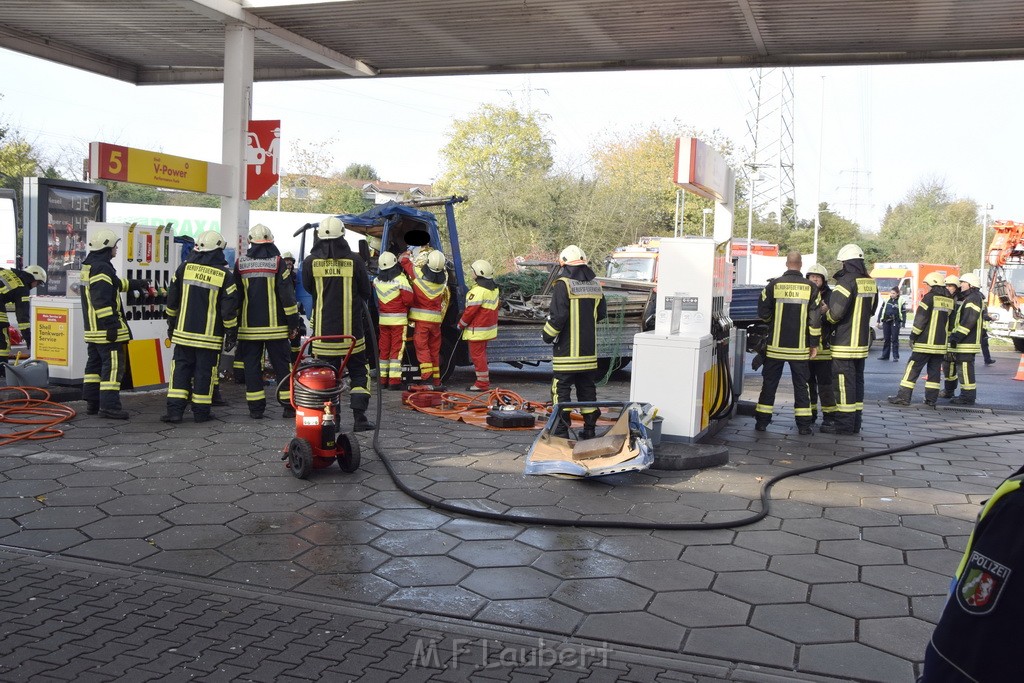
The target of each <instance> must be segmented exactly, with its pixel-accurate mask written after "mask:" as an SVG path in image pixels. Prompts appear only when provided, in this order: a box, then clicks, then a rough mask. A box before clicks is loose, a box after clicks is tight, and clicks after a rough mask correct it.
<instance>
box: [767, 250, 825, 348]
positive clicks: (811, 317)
mask: <svg viewBox="0 0 1024 683" xmlns="http://www.w3.org/2000/svg"><path fill="white" fill-rule="evenodd" d="M820 303H821V298H820V295H819V294H818V288H817V286H815V284H814V283H813V282H811V281H810V280H808V279H807V278H805V277H804V276H803V275H801V274H800V271H798V270H787V271H786V272H785V273H783V274H782V275H781V276H779V277H777V278H775V279H774V280H772V281H771V282H769V283H768V286H767V287H765V288H764V290H763V291H762V292H761V300H760V301H759V302H758V304H757V315H758V316H759V317H760V318H761V319H762V320H764V321H765V322H767V323H769V325H770V329H769V333H768V347H767V350H766V355H767V356H768V357H769V358H776V359H779V360H808V359H809V358H810V357H811V348H812V347H814V348H817V346H818V344H819V340H820V338H821V312H820V311H819V310H818V305H819V304H820Z"/></svg>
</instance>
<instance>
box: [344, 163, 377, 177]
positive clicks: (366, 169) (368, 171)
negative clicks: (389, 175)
mask: <svg viewBox="0 0 1024 683" xmlns="http://www.w3.org/2000/svg"><path fill="white" fill-rule="evenodd" d="M341 177H342V178H352V179H355V180H380V175H378V174H377V169H375V168H374V167H373V166H371V165H370V164H355V163H353V164H349V165H348V166H346V167H345V170H344V171H342V172H341Z"/></svg>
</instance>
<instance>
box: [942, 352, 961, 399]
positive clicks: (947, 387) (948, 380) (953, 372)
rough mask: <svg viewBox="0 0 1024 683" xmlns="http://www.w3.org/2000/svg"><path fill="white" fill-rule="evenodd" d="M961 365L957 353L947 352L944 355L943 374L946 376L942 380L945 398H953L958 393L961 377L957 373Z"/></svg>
mask: <svg viewBox="0 0 1024 683" xmlns="http://www.w3.org/2000/svg"><path fill="white" fill-rule="evenodd" d="M959 367H960V365H959V363H957V362H956V354H955V353H947V354H946V355H945V356H943V357H942V376H943V377H944V378H945V379H944V380H943V382H942V389H943V394H942V395H943V397H944V398H952V397H953V394H954V393H956V386H957V384H959V383H960V377H959V376H958V375H957V370H958V369H959Z"/></svg>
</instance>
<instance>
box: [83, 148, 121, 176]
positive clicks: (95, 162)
mask: <svg viewBox="0 0 1024 683" xmlns="http://www.w3.org/2000/svg"><path fill="white" fill-rule="evenodd" d="M89 175H90V176H92V177H93V178H104V179H106V180H120V181H122V182H126V181H127V180H128V148H127V147H122V146H121V145H111V144H109V143H107V142H93V143H90V144H89Z"/></svg>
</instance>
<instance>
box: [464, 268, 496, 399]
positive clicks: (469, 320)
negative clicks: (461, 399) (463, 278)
mask: <svg viewBox="0 0 1024 683" xmlns="http://www.w3.org/2000/svg"><path fill="white" fill-rule="evenodd" d="M470 268H471V269H472V270H473V275H474V276H475V277H476V285H474V286H473V288H472V289H470V290H469V292H467V293H466V307H465V308H464V309H463V311H462V317H461V318H460V319H459V329H460V330H462V338H463V339H465V340H466V342H467V343H468V344H469V357H470V359H472V361H473V369H474V370H476V381H475V382H473V385H472V386H470V387H467V388H466V391H472V392H477V391H487V390H489V389H490V388H491V376H490V374H489V373H488V371H487V342H488V341H489V340H491V339H495V338H496V337H497V336H498V285H497V284H496V283H495V282H494V268H492V267H491V264H490V263H488V262H487V261H483V260H479V261H473V264H472V265H471V266H470Z"/></svg>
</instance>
